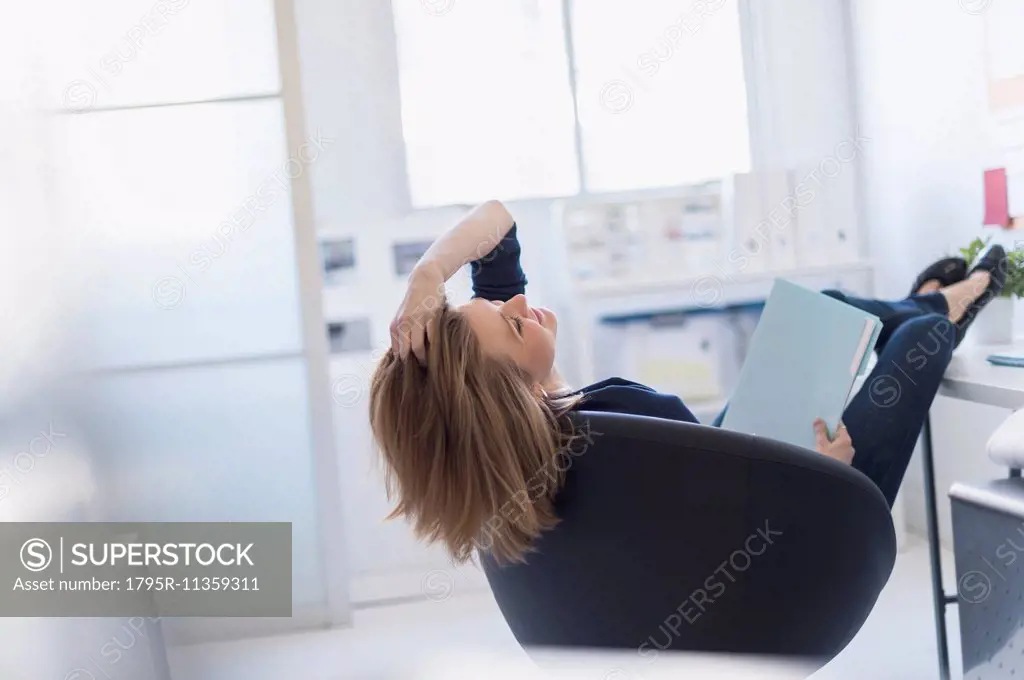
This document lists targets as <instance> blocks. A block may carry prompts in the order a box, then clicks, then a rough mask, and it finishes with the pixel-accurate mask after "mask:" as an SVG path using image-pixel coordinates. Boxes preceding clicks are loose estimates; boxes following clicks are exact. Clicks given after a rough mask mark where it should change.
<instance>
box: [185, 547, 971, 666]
mask: <svg viewBox="0 0 1024 680" xmlns="http://www.w3.org/2000/svg"><path fill="white" fill-rule="evenodd" d="M944 566H945V569H944V576H945V580H946V581H947V584H946V585H947V589H948V590H949V591H950V592H952V590H953V587H954V585H955V577H954V574H953V572H952V568H953V563H952V555H951V554H949V553H946V554H945V555H944ZM929 584H930V575H929V569H928V553H927V550H926V548H925V544H924V543H923V542H922V541H921V540H920V539H914V538H912V539H910V542H909V543H908V545H907V546H906V548H905V550H904V551H903V552H902V553H901V554H900V555H899V557H898V559H897V562H896V568H895V571H894V573H893V575H892V578H891V579H890V581H889V583H888V585H887V586H886V588H885V590H884V591H883V592H882V595H881V598H880V599H879V602H878V604H877V606H876V607H875V610H874V612H872V614H871V617H870V618H869V619H868V621H867V623H866V624H865V626H864V628H863V629H862V630H861V632H860V634H859V635H858V636H857V638H855V639H854V641H853V642H852V643H851V644H850V646H849V647H848V648H847V649H846V650H844V652H843V653H842V654H840V656H839V657H837V658H836V659H835V660H834V661H833V662H832V663H831V664H829V666H827V667H826V668H825V669H822V671H820V672H819V673H818V674H816V675H815V676H814V677H815V678H822V679H824V680H843V679H846V678H857V679H860V678H864V677H871V678H872V680H887V679H889V678H892V679H893V680H916V679H918V678H920V679H922V680H931V679H933V678H936V677H938V665H937V661H936V651H935V650H936V642H935V629H934V625H933V618H932V616H933V614H932V601H931V595H930V585H929ZM837 586H841V584H837ZM949 611H950V613H949V617H948V619H949V630H950V631H951V636H950V651H951V657H952V659H951V667H952V669H953V677H954V678H959V677H960V640H959V637H958V635H957V632H956V631H957V627H956V626H957V616H956V610H955V607H951V608H950V610H949ZM466 650H469V651H470V652H472V650H485V651H488V652H490V651H495V652H498V653H500V654H507V655H508V657H509V658H512V659H518V658H520V657H521V655H522V652H521V650H519V648H518V646H517V645H516V642H515V640H514V638H513V637H512V635H511V633H510V632H509V631H508V629H507V627H506V626H505V623H504V621H503V620H502V619H501V616H500V614H499V613H498V611H497V607H496V605H495V604H494V601H493V599H492V598H491V596H490V594H489V593H487V592H480V591H476V592H472V593H458V592H456V593H455V594H454V595H453V596H452V597H450V598H448V599H446V600H444V601H442V602H434V601H423V602H418V603H413V604H406V605H398V606H391V607H380V608H375V609H366V610H361V611H359V612H357V614H356V621H355V626H354V627H353V628H351V629H345V630H333V631H322V632H315V633H306V634H301V635H292V636H286V637H280V638H270V639H263V640H254V641H246V642H235V643H225V644H217V645H206V646H195V647H188V648H184V649H180V650H172V651H171V666H172V672H173V678H174V680H271V679H272V678H273V679H274V680H278V679H279V678H301V679H302V680H348V679H350V678H360V679H368V678H391V677H400V676H399V675H391V674H388V673H386V672H385V670H387V671H392V672H393V670H394V669H395V668H397V667H399V666H402V665H404V664H413V665H414V664H415V663H417V660H418V659H427V658H432V657H434V656H436V655H438V654H443V653H445V652H453V651H457V652H458V654H463V653H464V652H465V651H466ZM467 677H469V676H467ZM605 677H606V678H609V679H611V678H615V680H618V678H619V677H622V678H626V677H631V676H629V675H628V674H626V673H622V674H621V675H617V674H616V672H612V673H611V674H608V675H606V676H605Z"/></svg>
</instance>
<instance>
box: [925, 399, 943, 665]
mask: <svg viewBox="0 0 1024 680" xmlns="http://www.w3.org/2000/svg"><path fill="white" fill-rule="evenodd" d="M922 435H923V437H924V440H923V441H922V446H921V454H922V455H921V458H922V461H923V462H924V501H925V515H926V517H927V519H928V555H929V557H930V559H931V563H932V599H933V600H934V604H935V639H936V643H937V645H938V651H939V678H940V680H949V643H948V641H947V640H946V592H945V590H944V589H943V587H942V552H941V547H940V545H939V517H938V509H937V506H936V501H935V463H934V461H933V459H932V424H931V416H930V415H929V416H928V417H927V418H925V420H924V429H923V432H922Z"/></svg>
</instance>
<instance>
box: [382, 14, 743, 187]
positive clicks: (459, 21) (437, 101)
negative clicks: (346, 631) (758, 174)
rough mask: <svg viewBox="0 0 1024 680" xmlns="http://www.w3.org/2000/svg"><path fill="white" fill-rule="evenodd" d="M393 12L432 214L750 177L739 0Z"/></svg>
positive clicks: (407, 117)
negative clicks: (442, 208)
mask: <svg viewBox="0 0 1024 680" xmlns="http://www.w3.org/2000/svg"><path fill="white" fill-rule="evenodd" d="M392 4H393V7H394V14H395V27H396V35H397V43H398V57H399V59H398V64H399V74H400V75H399V80H400V87H401V95H402V124H403V128H404V134H405V145H406V157H407V166H408V173H409V184H410V190H411V193H412V202H413V204H414V205H416V206H418V207H428V206H438V205H447V204H453V203H468V202H474V201H479V200H483V199H487V198H495V197H497V198H502V199H517V198H531V197H547V196H565V195H573V194H575V193H577V192H578V191H579V190H580V189H583V190H585V191H588V192H592V193H596V192H609V191H621V190H629V189H644V188H654V187H664V186H672V185H678V184H685V183H690V182H696V181H700V180H705V179H710V178H715V177H720V176H723V175H726V174H730V173H733V172H742V171H746V170H748V169H749V166H750V142H749V134H748V129H747V101H746V87H745V83H744V74H743V58H742V45H741V39H740V26H739V10H738V7H737V0H692V2H689V3H687V2H684V3H680V2H678V0H634V1H632V2H628V3H627V2H611V1H610V0H587V1H579V0H577V1H576V2H571V3H563V1H562V0H491V1H489V2H487V3H476V2H461V1H456V0H429V1H428V0H393V3H392ZM566 4H568V5H569V6H570V7H571V13H570V15H569V17H568V21H569V22H570V25H569V26H568V27H567V26H566V25H565V22H566V20H567V18H566V16H565V15H564V13H563V10H564V6H565V5H566ZM567 28H569V29H571V30H566V29H567ZM570 36H571V44H572V46H573V54H572V55H571V56H572V59H570V58H569V55H568V50H567V44H568V41H567V38H569V37H570ZM570 70H572V72H573V74H574V76H575V79H571V78H570V77H569V74H570ZM573 88H575V90H574V89H573ZM573 97H575V98H576V104H577V108H578V118H577V117H576V116H575V115H574V108H573V99H572V98H573ZM577 126H578V134H579V138H580V139H581V141H582V149H578V148H577V145H576V135H577ZM581 171H582V174H583V177H580V176H579V175H580V172H581Z"/></svg>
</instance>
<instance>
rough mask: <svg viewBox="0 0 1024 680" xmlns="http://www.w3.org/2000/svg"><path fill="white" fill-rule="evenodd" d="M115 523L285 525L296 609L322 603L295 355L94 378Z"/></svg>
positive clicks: (103, 497) (304, 411)
mask: <svg viewBox="0 0 1024 680" xmlns="http://www.w3.org/2000/svg"><path fill="white" fill-rule="evenodd" d="M82 394H84V395H86V396H87V397H88V399H87V402H88V404H89V409H90V411H91V417H90V418H89V421H90V422H91V423H92V426H93V427H94V428H95V429H96V442H95V444H94V447H93V448H94V453H93V462H94V465H95V467H96V472H97V477H98V478H99V480H100V482H99V483H100V487H101V489H100V493H99V494H98V502H99V503H100V504H102V505H103V506H104V507H103V515H105V516H106V517H108V518H109V519H110V520H111V521H125V522H127V521H132V522H138V521H148V522H201V521H211V520H216V521H223V522H292V554H293V562H292V570H293V571H292V575H293V578H292V583H293V602H294V606H295V608H296V609H302V608H304V607H305V608H309V607H310V606H313V605H315V604H317V603H319V602H321V601H322V600H323V598H324V593H323V589H324V586H323V575H322V571H321V570H322V565H321V562H320V560H319V556H318V551H319V546H318V543H317V541H318V538H317V532H318V529H319V527H318V523H317V517H316V502H315V494H314V491H313V481H314V471H313V459H312V457H311V456H310V423H309V403H308V401H309V400H308V391H307V388H306V377H305V367H304V365H303V361H302V359H301V358H293V359H280V360H270V361H260V362H250V363H242V364H230V365H222V366H197V367H191V368H180V369H176V370H166V371H138V372H129V373H122V374H112V375H107V376H103V377H98V378H94V379H91V380H90V381H89V384H88V385H86V386H85V388H84V390H83V392H82Z"/></svg>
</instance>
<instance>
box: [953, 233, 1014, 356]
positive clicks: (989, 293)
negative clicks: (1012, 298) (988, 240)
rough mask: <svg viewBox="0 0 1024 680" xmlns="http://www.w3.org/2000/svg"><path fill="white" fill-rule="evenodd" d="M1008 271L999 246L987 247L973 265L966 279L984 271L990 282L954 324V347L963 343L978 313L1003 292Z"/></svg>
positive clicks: (1007, 265)
mask: <svg viewBox="0 0 1024 680" xmlns="http://www.w3.org/2000/svg"><path fill="white" fill-rule="evenodd" d="M1009 269H1010V260H1009V258H1007V257H1006V251H1005V250H1003V247H1002V246H1000V245H993V246H989V248H988V250H987V251H986V252H985V254H984V255H982V256H981V257H979V258H978V264H976V265H974V266H973V267H972V268H971V271H969V272H968V273H967V278H969V277H970V275H971V274H973V273H974V272H976V271H986V272H988V273H989V275H990V276H991V281H989V284H988V288H986V289H985V292H984V293H982V294H981V295H980V296H979V297H978V299H977V300H975V301H974V302H972V303H971V306H970V307H968V308H967V311H966V312H964V315H963V317H961V318H960V320H959V321H957V322H956V324H955V326H956V346H959V345H960V343H961V342H962V341H963V339H964V336H965V335H966V334H967V329H968V328H969V327H970V325H971V323H973V322H974V319H975V317H977V316H978V312H980V311H981V310H982V308H984V307H985V305H987V304H988V303H989V302H991V301H992V300H995V299H996V298H997V297H999V294H1000V293H1002V292H1003V288H1004V287H1005V286H1006V274H1007V272H1008V271H1009Z"/></svg>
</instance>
